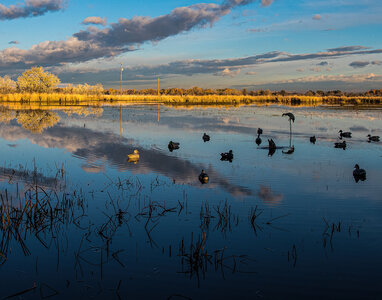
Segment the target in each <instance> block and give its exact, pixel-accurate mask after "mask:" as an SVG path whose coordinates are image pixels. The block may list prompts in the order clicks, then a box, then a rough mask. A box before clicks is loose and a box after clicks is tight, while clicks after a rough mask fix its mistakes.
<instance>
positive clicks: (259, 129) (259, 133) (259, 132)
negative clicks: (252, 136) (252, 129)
mask: <svg viewBox="0 0 382 300" xmlns="http://www.w3.org/2000/svg"><path fill="white" fill-rule="evenodd" d="M261 134H263V130H262V129H261V128H257V135H258V136H259V137H260V135H261Z"/></svg>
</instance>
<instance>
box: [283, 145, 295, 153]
mask: <svg viewBox="0 0 382 300" xmlns="http://www.w3.org/2000/svg"><path fill="white" fill-rule="evenodd" d="M293 152H294V146H292V147H290V148H289V149H288V150H286V151H284V150H283V153H284V154H292V153H293Z"/></svg>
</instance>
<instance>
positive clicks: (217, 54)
mask: <svg viewBox="0 0 382 300" xmlns="http://www.w3.org/2000/svg"><path fill="white" fill-rule="evenodd" d="M17 3H18V4H16V5H15V1H9V0H7V1H0V75H6V74H9V75H10V76H12V77H13V78H16V77H17V76H18V75H20V74H21V73H22V71H23V70H24V69H26V68H29V67H31V66H35V65H42V66H44V67H45V68H47V69H48V70H49V71H51V72H54V73H55V74H57V75H58V76H59V77H60V79H61V81H62V82H63V83H75V84H77V83H85V82H86V83H89V84H95V83H102V84H103V85H104V86H105V87H118V86H119V72H118V69H119V65H120V63H121V62H122V63H123V65H124V69H125V71H124V86H125V88H138V89H139V88H147V87H154V86H155V83H154V82H155V78H156V77H160V78H161V83H162V87H185V88H187V87H192V86H196V85H197V86H201V87H212V88H222V87H235V88H247V89H259V88H269V89H272V90H280V89H286V90H309V89H314V90H316V89H324V90H328V89H329V90H330V89H343V90H354V91H357V90H368V89H371V88H381V86H382V85H381V83H382V72H381V67H382V50H381V48H382V45H381V43H382V42H381V40H382V26H381V25H382V18H381V17H380V16H381V14H382V1H380V0H358V1H356V0H330V1H329V0H321V1H317V0H315V1H313V0H300V1H292V0H273V1H272V0H262V1H260V0H258V1H254V0H220V1H216V0H214V1H213V0H211V1H208V2H200V1H191V0H189V1H186V0H176V1H175V0H162V1H153V0H145V1H133V0H124V1H120V0H110V1H101V0H81V1H79V0H25V1H23V0H20V1H19V2H17ZM89 17H91V18H89ZM328 49H329V50H328Z"/></svg>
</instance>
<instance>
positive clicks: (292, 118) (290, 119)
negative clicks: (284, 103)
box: [282, 112, 296, 123]
mask: <svg viewBox="0 0 382 300" xmlns="http://www.w3.org/2000/svg"><path fill="white" fill-rule="evenodd" d="M284 116H287V117H289V121H293V123H294V120H295V119H296V118H295V117H294V114H292V113H291V112H288V113H283V114H282V117H284Z"/></svg>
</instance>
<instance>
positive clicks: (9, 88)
mask: <svg viewBox="0 0 382 300" xmlns="http://www.w3.org/2000/svg"><path fill="white" fill-rule="evenodd" d="M15 90H16V82H14V81H13V80H12V79H11V78H10V77H9V76H4V77H0V94H8V93H13V92H14V91H15Z"/></svg>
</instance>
